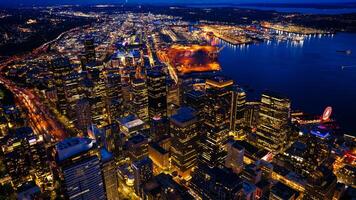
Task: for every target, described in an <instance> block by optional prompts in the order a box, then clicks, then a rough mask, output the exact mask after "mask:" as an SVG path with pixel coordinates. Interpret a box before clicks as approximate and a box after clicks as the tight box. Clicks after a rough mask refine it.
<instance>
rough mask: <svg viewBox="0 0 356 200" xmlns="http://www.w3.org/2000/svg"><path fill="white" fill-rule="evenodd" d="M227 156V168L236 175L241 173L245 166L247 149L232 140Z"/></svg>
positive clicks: (228, 146)
mask: <svg viewBox="0 0 356 200" xmlns="http://www.w3.org/2000/svg"><path fill="white" fill-rule="evenodd" d="M226 146H227V156H226V159H225V166H226V167H227V168H231V169H232V171H233V172H235V173H236V174H238V173H240V172H241V171H242V169H243V166H244V152H245V149H244V147H242V146H241V145H239V144H238V143H236V142H235V141H233V140H231V141H229V142H228V143H227V144H226Z"/></svg>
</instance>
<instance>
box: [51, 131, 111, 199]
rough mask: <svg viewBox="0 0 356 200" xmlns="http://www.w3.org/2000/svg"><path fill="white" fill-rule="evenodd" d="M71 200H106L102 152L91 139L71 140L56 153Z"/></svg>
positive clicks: (66, 194)
mask: <svg viewBox="0 0 356 200" xmlns="http://www.w3.org/2000/svg"><path fill="white" fill-rule="evenodd" d="M53 153H54V156H55V160H56V163H57V170H56V174H57V175H58V178H59V180H60V182H61V187H62V192H63V193H62V194H64V197H65V198H67V199H75V200H80V199H106V196H105V188H104V181H103V177H102V172H101V165H100V160H99V157H98V151H97V148H96V145H95V143H94V141H93V140H91V139H89V138H67V139H65V140H63V141H61V142H59V143H58V144H56V148H55V151H54V152H53Z"/></svg>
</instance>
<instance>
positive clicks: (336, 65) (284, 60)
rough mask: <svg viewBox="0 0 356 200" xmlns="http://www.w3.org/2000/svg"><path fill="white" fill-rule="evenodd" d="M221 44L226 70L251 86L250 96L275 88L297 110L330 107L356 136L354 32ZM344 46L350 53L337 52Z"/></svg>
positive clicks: (238, 80)
mask: <svg viewBox="0 0 356 200" xmlns="http://www.w3.org/2000/svg"><path fill="white" fill-rule="evenodd" d="M221 45H225V46H226V47H225V48H224V49H223V50H222V51H221V52H220V57H219V60H220V63H221V65H222V73H223V74H225V75H227V76H229V77H231V78H233V79H234V80H235V81H236V83H238V84H240V85H241V86H244V87H245V89H246V90H249V88H251V89H253V91H252V90H250V91H247V93H248V96H249V98H250V99H259V98H260V94H261V92H262V91H264V90H272V91H276V92H279V93H282V94H285V95H286V96H288V97H289V98H290V99H291V100H292V107H293V109H295V110H296V109H297V110H303V111H305V112H308V113H312V114H319V113H320V114H321V113H322V112H323V110H324V108H325V107H326V106H332V107H333V108H334V113H333V117H335V118H336V119H337V121H338V122H339V124H340V125H341V127H342V128H344V129H346V130H348V132H347V133H348V134H352V135H356V117H355V115H356V34H349V33H338V34H336V35H333V36H330V35H329V36H322V37H318V36H316V37H310V38H307V39H305V41H304V43H299V44H295V43H291V42H277V41H273V42H262V43H258V44H252V45H248V46H240V47H238V46H237V47H234V46H229V45H227V44H224V43H223V42H221ZM344 50H351V51H352V53H351V54H347V53H346V52H339V51H344ZM342 66H346V67H344V69H342Z"/></svg>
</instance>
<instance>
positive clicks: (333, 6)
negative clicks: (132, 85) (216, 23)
mask: <svg viewBox="0 0 356 200" xmlns="http://www.w3.org/2000/svg"><path fill="white" fill-rule="evenodd" d="M125 4H127V5H131V6H132V5H152V6H182V7H203V6H206V7H248V6H251V7H261V8H313V9H353V8H356V2H349V3H347V2H346V3H338V2H335V3H188V4H186V3H148V2H146V3H131V2H129V3H114V2H112V3H110V2H106V3H94V2H92V3H91V2H90V1H89V2H88V3H82V2H81V3H79V2H77V1H71V3H69V2H66V1H64V2H63V4H58V3H30V2H28V3H14V4H12V3H5V4H1V3H0V8H21V7H41V6H61V5H63V6H64V5H69V6H78V5H80V6H95V5H113V6H121V5H125Z"/></svg>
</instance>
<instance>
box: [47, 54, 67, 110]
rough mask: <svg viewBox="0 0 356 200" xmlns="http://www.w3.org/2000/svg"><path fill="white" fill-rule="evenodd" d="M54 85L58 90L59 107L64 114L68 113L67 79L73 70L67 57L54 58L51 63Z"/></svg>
mask: <svg viewBox="0 0 356 200" xmlns="http://www.w3.org/2000/svg"><path fill="white" fill-rule="evenodd" d="M51 67H52V73H53V80H54V85H55V87H56V90H57V107H58V109H59V111H60V112H61V113H62V114H67V111H68V105H67V99H66V95H65V87H64V86H65V84H64V83H65V79H66V78H67V77H68V75H69V74H70V73H71V72H72V66H71V64H70V61H69V59H68V58H66V57H61V58H57V59H54V60H53V61H52V64H51Z"/></svg>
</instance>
